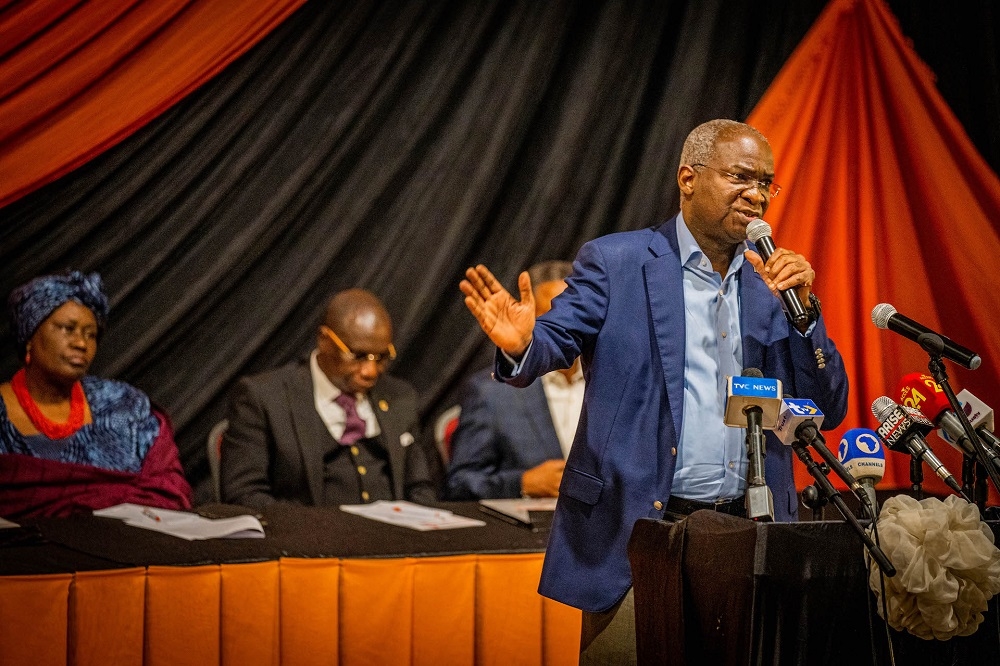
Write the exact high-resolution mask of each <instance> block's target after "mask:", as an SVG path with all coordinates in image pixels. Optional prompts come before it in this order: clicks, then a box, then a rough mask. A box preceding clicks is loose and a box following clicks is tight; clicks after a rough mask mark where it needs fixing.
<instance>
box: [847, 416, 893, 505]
mask: <svg viewBox="0 0 1000 666" xmlns="http://www.w3.org/2000/svg"><path fill="white" fill-rule="evenodd" d="M837 459H838V460H840V462H841V464H843V466H844V469H846V470H847V471H848V472H850V473H851V474H852V475H853V476H854V478H855V479H857V480H858V483H860V484H861V487H862V488H863V489H864V492H865V495H867V497H868V500H869V502H871V507H872V513H873V515H878V502H877V501H876V499H875V485H876V484H877V483H878V482H879V481H881V480H882V477H883V476H884V475H885V448H884V447H883V446H882V440H881V439H879V436H878V433H876V432H875V431H874V430H871V429H869V428H851V429H850V430H848V431H847V432H845V433H844V436H843V437H842V438H841V440H840V447H839V448H838V449H837Z"/></svg>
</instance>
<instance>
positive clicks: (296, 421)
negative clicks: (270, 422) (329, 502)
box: [286, 364, 333, 506]
mask: <svg viewBox="0 0 1000 666" xmlns="http://www.w3.org/2000/svg"><path fill="white" fill-rule="evenodd" d="M286 391H287V394H288V408H289V411H290V412H291V414H292V424H293V427H294V428H295V439H296V441H297V442H298V444H299V449H300V451H301V453H302V466H303V468H304V469H305V473H306V481H307V483H308V485H309V494H310V495H312V502H313V504H314V505H316V506H319V505H320V504H322V502H323V452H324V450H325V446H326V445H327V444H329V442H330V441H332V440H333V437H332V436H331V435H330V431H329V430H327V429H326V424H324V423H323V419H321V418H320V417H319V414H318V413H317V412H316V404H315V397H314V396H313V385H312V374H311V373H310V371H309V364H303V365H301V366H299V368H298V371H297V372H296V373H295V375H294V376H293V377H292V378H291V380H290V381H289V382H288V383H287V384H286Z"/></svg>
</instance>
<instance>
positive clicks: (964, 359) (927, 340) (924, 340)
mask: <svg viewBox="0 0 1000 666" xmlns="http://www.w3.org/2000/svg"><path fill="white" fill-rule="evenodd" d="M872 322H873V323H874V324H875V325H876V326H878V327H879V328H888V329H889V330H890V331H895V332H896V333H899V334H900V335H902V336H903V337H905V338H909V339H910V340H913V341H914V342H916V343H917V344H918V345H920V346H921V347H923V348H924V349H925V350H927V351H929V352H930V351H936V352H938V353H940V354H941V356H943V357H944V358H946V359H948V360H950V361H954V362H955V363H958V364H959V365H960V366H962V367H963V368H968V369H969V370H975V369H976V368H978V367H979V365H980V363H982V362H983V360H982V359H981V358H979V354H977V353H976V352H974V351H972V350H970V349H966V348H965V347H963V346H962V345H959V344H956V343H954V342H952V341H951V340H949V339H948V338H946V337H944V336H943V335H941V334H940V333H935V332H934V331H932V330H931V329H929V328H927V327H926V326H923V325H921V324H918V323H917V322H915V321H913V320H912V319H910V318H909V317H904V316H903V315H901V314H899V313H898V312H896V308H894V307H892V306H891V305H889V304H888V303H879V304H878V305H876V306H875V307H874V308H872ZM931 336H933V337H931ZM934 338H937V339H936V340H935V339H934ZM939 342H940V344H938V343H939ZM925 345H926V346H925Z"/></svg>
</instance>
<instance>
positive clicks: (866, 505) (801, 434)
mask: <svg viewBox="0 0 1000 666" xmlns="http://www.w3.org/2000/svg"><path fill="white" fill-rule="evenodd" d="M795 438H796V439H798V440H799V441H800V442H802V443H803V444H805V445H807V446H812V447H813V448H814V449H816V451H817V452H818V453H819V455H820V457H821V458H822V459H823V462H825V463H826V466H827V467H828V468H829V469H832V470H833V471H834V472H836V473H837V476H839V477H840V480H841V481H843V482H844V483H846V484H847V486H848V487H849V488H851V492H853V493H854V494H855V497H857V498H858V501H859V502H860V503H861V507H862V510H863V511H864V512H865V513H867V514H868V516H869V517H870V518H871V519H872V520H876V519H877V516H876V515H875V507H874V506H872V501H871V498H870V497H868V493H867V492H865V491H864V489H863V488H862V489H861V491H860V492H855V488H854V487H851V484H852V483H853V484H854V486H855V487H857V488H861V486H860V484H859V483H858V481H857V479H855V478H854V477H853V475H852V474H851V473H850V472H848V471H847V468H846V467H844V465H843V463H841V462H840V460H839V459H838V458H837V456H835V455H833V451H831V450H830V449H829V447H827V445H826V439H824V438H823V434H822V433H820V431H819V428H817V427H816V422H815V421H813V420H812V419H807V420H805V421H803V422H802V423H800V424H799V426H798V427H797V428H796V429H795Z"/></svg>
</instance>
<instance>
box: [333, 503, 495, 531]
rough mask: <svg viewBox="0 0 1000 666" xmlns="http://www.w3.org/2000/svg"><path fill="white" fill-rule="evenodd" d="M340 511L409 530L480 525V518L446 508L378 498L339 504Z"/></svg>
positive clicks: (482, 524) (481, 522) (481, 523)
mask: <svg viewBox="0 0 1000 666" xmlns="http://www.w3.org/2000/svg"><path fill="white" fill-rule="evenodd" d="M340 510H341V511H346V512H347V513H353V514H356V515H358V516H363V517H365V518H370V519H371V520H377V521H379V522H382V523H389V524H390V525H399V526H400V527H408V528H410V529H411V530H419V531H421V532H426V531H429V530H450V529H454V528H456V527H482V526H484V525H486V523H484V522H483V521H481V520H476V519H474V518H466V517H465V516H456V515H455V514H454V513H452V512H451V511H448V510H446V509H434V508H432V507H429V506H421V505H420V504H414V503H413V502H406V501H400V502H387V501H385V500H379V501H378V502H372V503H371V504H341V505H340Z"/></svg>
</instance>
